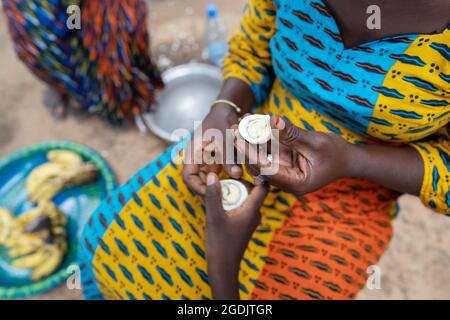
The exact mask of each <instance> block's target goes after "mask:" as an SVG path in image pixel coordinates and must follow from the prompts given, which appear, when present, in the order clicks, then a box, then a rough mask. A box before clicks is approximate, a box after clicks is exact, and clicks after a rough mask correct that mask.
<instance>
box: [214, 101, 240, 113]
mask: <svg viewBox="0 0 450 320" xmlns="http://www.w3.org/2000/svg"><path fill="white" fill-rule="evenodd" d="M218 103H223V104H226V105H229V106H230V107H232V108H233V109H234V110H235V111H236V112H237V114H240V113H241V112H242V109H241V108H239V107H238V106H237V105H236V104H235V103H233V102H231V101H229V100H225V99H219V100H216V101H214V102H213V103H212V104H211V107H213V106H214V105H216V104H218Z"/></svg>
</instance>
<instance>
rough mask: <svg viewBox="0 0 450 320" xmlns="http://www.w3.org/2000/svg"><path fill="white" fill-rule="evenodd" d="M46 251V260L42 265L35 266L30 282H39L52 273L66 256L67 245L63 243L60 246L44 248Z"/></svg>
mask: <svg viewBox="0 0 450 320" xmlns="http://www.w3.org/2000/svg"><path fill="white" fill-rule="evenodd" d="M46 250H47V251H48V252H49V253H50V254H49V256H48V258H47V259H46V260H45V262H44V263H42V264H40V265H39V266H37V267H36V268H35V269H34V270H33V273H32V274H31V279H32V280H39V279H41V278H44V277H46V276H48V275H50V274H52V273H53V271H55V270H56V268H58V267H59V265H60V264H61V263H62V261H63V259H64V256H65V254H66V250H67V245H66V243H65V242H64V243H63V244H62V245H60V246H52V247H48V248H46Z"/></svg>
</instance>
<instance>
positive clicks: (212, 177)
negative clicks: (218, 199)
mask: <svg viewBox="0 0 450 320" xmlns="http://www.w3.org/2000/svg"><path fill="white" fill-rule="evenodd" d="M215 183H216V175H215V174H214V173H212V172H210V173H208V176H207V177H206V184H207V185H208V186H211V185H213V184H215Z"/></svg>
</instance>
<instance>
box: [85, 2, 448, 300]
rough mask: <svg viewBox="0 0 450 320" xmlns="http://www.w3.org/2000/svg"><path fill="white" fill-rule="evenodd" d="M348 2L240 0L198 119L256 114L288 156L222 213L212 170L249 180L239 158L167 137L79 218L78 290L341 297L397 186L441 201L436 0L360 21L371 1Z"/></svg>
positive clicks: (378, 239) (441, 32)
mask: <svg viewBox="0 0 450 320" xmlns="http://www.w3.org/2000/svg"><path fill="white" fill-rule="evenodd" d="M351 2H352V4H351V6H348V1H339V0H328V1H324V0H301V1H300V0H299V1H287V0H259V1H258V0H249V4H248V6H247V8H246V11H245V15H244V18H243V21H242V25H241V28H240V29H239V30H238V31H237V32H236V33H235V34H234V36H233V37H232V38H231V41H230V51H229V54H228V56H227V57H226V59H225V66H224V78H225V83H224V86H223V89H222V92H221V94H220V96H219V100H221V101H222V102H220V103H216V104H214V106H213V107H212V108H211V111H210V113H209V115H208V116H207V117H206V119H205V120H204V122H203V132H205V131H206V129H209V128H214V129H219V130H220V131H221V132H225V130H226V129H228V128H232V127H233V126H235V125H236V123H237V122H238V118H239V117H240V116H241V115H242V114H243V113H246V112H250V111H251V110H253V111H254V112H257V113H263V114H271V115H272V122H271V125H272V127H273V128H275V129H279V130H280V145H281V146H282V147H283V148H282V150H284V151H283V152H288V153H292V152H294V151H295V153H296V154H297V157H296V161H295V162H293V163H289V162H287V163H283V164H281V165H280V169H279V170H278V172H277V173H276V174H275V175H272V176H265V177H263V178H264V179H265V180H266V181H267V182H268V183H269V184H270V192H269V193H268V194H267V195H266V193H267V188H266V187H265V186H263V185H259V184H258V183H256V182H255V183H256V184H257V185H256V186H255V188H254V189H253V191H252V193H253V196H251V197H250V198H249V199H250V200H249V201H248V202H247V203H246V204H244V206H242V207H241V208H238V209H236V211H235V212H233V214H232V215H229V214H224V212H223V210H222V209H221V205H220V192H219V191H220V187H219V185H218V174H220V175H227V176H231V177H232V178H236V179H238V178H243V179H245V180H248V181H253V180H252V178H251V175H249V173H248V171H247V168H246V167H240V166H238V165H233V164H231V165H230V164H227V165H217V164H216V165H207V164H188V163H187V164H184V165H183V164H181V161H180V160H181V159H182V157H183V156H184V153H185V152H184V150H185V147H186V146H185V143H179V144H177V145H174V146H172V147H171V148H169V150H168V151H167V152H166V153H165V154H162V155H161V156H160V157H159V158H158V159H156V160H155V161H153V162H151V163H150V164H149V165H147V166H146V167H145V168H143V169H141V170H140V171H139V172H138V173H137V174H136V175H135V176H134V177H133V178H131V179H130V180H129V181H128V182H127V183H126V184H125V185H123V186H121V187H120V188H119V189H118V190H117V191H116V192H115V193H114V194H113V195H112V196H111V197H109V198H108V199H107V200H106V201H105V202H104V203H103V205H102V206H101V207H100V208H99V209H98V210H97V212H96V213H95V214H94V215H93V216H92V218H91V219H90V221H89V223H88V224H87V226H86V228H85V230H84V233H83V235H82V249H81V252H80V262H81V263H82V270H83V271H82V282H83V289H84V293H85V297H86V298H88V299H94V298H99V299H211V298H218V299H222V298H241V299H353V298H355V297H356V295H357V294H358V292H359V291H360V290H361V289H362V288H363V287H364V286H365V282H366V277H367V268H368V267H369V266H371V265H374V264H376V263H377V262H378V261H379V259H380V257H381V256H382V254H383V253H384V251H385V250H386V248H387V246H388V244H389V240H390V238H391V237H392V224H391V221H392V219H393V217H394V216H395V214H396V212H397V210H398V208H397V205H396V200H397V198H398V197H399V196H400V194H401V193H410V194H413V195H418V196H420V198H421V200H422V201H423V203H424V204H425V205H426V206H428V207H430V208H431V209H433V210H434V211H436V212H438V213H442V214H449V213H450V181H449V175H450V174H449V170H450V165H449V163H450V144H449V140H448V130H447V128H448V121H449V118H450V28H449V22H450V21H449V18H450V17H449V12H450V11H449V3H448V1H447V0H437V1H433V2H432V3H430V2H426V1H422V0H412V1H411V0H408V1H406V0H396V1H392V0H389V1H388V0H379V1H377V4H378V6H379V7H380V8H381V13H382V16H381V17H382V21H381V26H382V28H381V29H380V30H378V29H375V30H368V29H367V26H366V20H367V18H368V15H367V14H366V10H367V8H368V7H369V5H370V4H372V1H366V0H359V1H351ZM419 14H420V19H418V15H419ZM236 106H237V107H236ZM238 111H240V112H238ZM224 120H225V121H224ZM237 137H238V138H239V136H237ZM196 139H199V140H200V141H195V140H196ZM202 139H206V138H202V136H201V135H199V136H195V135H194V138H193V140H191V142H190V146H196V147H195V148H194V149H193V152H192V153H191V154H196V153H197V152H198V151H202V150H201V148H203V147H204V146H205V145H210V143H209V141H205V143H203V142H204V141H202ZM194 142H196V143H194ZM208 143H209V144H208ZM198 146H200V147H198ZM196 148H197V149H196ZM198 148H200V149H198ZM241 151H242V150H241ZM247 157H250V158H251V155H250V154H247ZM187 159H189V157H188V158H187ZM248 169H249V170H250V172H252V174H253V175H254V174H255V173H258V170H259V169H260V167H259V164H256V165H252V166H250V167H249V168H248ZM259 180H260V179H257V181H259ZM263 199H265V200H264V202H263V204H262V205H261V203H262V201H263ZM259 216H260V221H259Z"/></svg>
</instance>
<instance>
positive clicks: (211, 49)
mask: <svg viewBox="0 0 450 320" xmlns="http://www.w3.org/2000/svg"><path fill="white" fill-rule="evenodd" d="M206 12H207V23H206V33H205V41H206V47H207V54H208V60H209V61H210V62H211V63H213V64H215V65H216V66H219V67H222V65H223V58H224V56H225V54H226V53H227V51H228V43H227V29H226V27H225V25H224V24H223V22H222V20H221V19H220V17H219V16H218V14H217V7H216V5H215V4H209V5H208V6H207V7H206Z"/></svg>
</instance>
